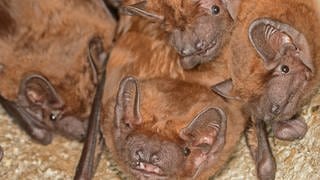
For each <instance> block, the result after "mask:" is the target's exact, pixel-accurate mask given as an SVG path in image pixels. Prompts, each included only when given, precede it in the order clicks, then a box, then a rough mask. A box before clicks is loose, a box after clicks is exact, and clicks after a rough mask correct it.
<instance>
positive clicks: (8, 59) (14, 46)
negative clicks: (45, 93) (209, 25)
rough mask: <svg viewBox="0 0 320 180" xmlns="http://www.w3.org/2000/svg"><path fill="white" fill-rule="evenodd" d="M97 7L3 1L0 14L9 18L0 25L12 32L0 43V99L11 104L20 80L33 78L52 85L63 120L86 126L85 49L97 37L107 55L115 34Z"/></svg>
mask: <svg viewBox="0 0 320 180" xmlns="http://www.w3.org/2000/svg"><path fill="white" fill-rule="evenodd" d="M101 2H102V1H101ZM101 2H100V1H95V0H93V1H83V0H80V1H61V0H53V1H41V0H26V1H11V0H10V1H3V2H2V3H4V4H6V5H7V6H0V13H2V12H10V13H7V14H10V16H1V18H3V19H4V20H3V21H0V22H1V23H3V22H4V23H7V22H10V23H11V24H15V31H14V33H11V31H6V35H5V36H3V37H1V39H0V54H1V59H0V65H2V68H1V70H0V81H1V84H0V93H1V95H2V96H4V97H5V98H7V99H9V100H16V99H17V95H18V90H19V85H20V82H21V80H22V79H23V78H25V77H26V76H27V75H29V74H33V73H37V74H40V75H43V76H44V77H46V78H47V79H49V81H50V83H51V84H53V87H54V88H55V89H56V91H57V93H58V95H59V96H61V99H62V100H63V102H64V106H63V109H64V114H65V115H74V116H76V117H78V118H79V119H81V120H86V119H87V117H88V115H89V113H90V104H91V103H92V99H93V98H88V97H92V95H93V93H94V89H95V86H96V85H95V83H94V80H93V77H92V74H93V73H92V72H93V71H92V68H91V66H90V64H89V63H88V60H87V59H86V57H87V54H88V52H87V50H88V43H89V40H90V39H91V38H93V37H95V36H100V37H101V38H102V39H103V41H104V44H105V48H106V49H109V48H110V45H111V44H112V40H113V35H114V31H115V21H114V19H113V18H112V16H111V15H110V14H109V13H108V12H107V11H106V9H105V8H103V6H102V4H101ZM2 7H5V8H4V9H2ZM3 25H4V24H1V27H3ZM0 32H4V31H0Z"/></svg>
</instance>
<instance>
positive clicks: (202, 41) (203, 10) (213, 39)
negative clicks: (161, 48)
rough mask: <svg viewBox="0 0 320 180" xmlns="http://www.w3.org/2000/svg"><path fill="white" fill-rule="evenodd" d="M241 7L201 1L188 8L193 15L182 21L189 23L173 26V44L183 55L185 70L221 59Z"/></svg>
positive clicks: (186, 16)
mask: <svg viewBox="0 0 320 180" xmlns="http://www.w3.org/2000/svg"><path fill="white" fill-rule="evenodd" d="M237 3H238V2H237V1H221V0H213V1H209V0H200V1H197V4H193V5H190V8H186V9H187V10H186V11H187V12H189V14H186V15H185V17H183V16H182V17H180V19H178V21H183V20H182V19H185V21H186V22H184V23H182V22H180V23H179V22H175V23H174V24H175V25H174V24H172V26H173V30H172V32H171V39H170V40H171V44H172V46H173V47H174V48H175V49H176V50H177V52H178V53H179V54H180V55H181V59H180V63H181V65H182V67H183V68H184V69H192V68H193V67H195V66H197V65H199V64H202V63H206V62H208V61H211V60H213V59H214V58H216V57H217V56H218V55H219V53H220V51H221V49H222V47H223V46H224V44H225V41H226V39H227V38H228V36H230V31H231V28H232V25H233V23H234V18H235V17H232V15H231V14H234V13H235V11H236V9H237V7H236V6H237ZM230 6H232V8H230ZM191 7H193V8H191ZM192 13H194V14H192Z"/></svg>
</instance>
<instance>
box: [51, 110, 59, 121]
mask: <svg viewBox="0 0 320 180" xmlns="http://www.w3.org/2000/svg"><path fill="white" fill-rule="evenodd" d="M59 114H60V112H59V111H52V112H51V113H50V115H49V118H50V120H51V121H56V120H57V119H58V116H59Z"/></svg>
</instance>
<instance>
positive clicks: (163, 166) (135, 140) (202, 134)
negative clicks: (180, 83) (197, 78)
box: [113, 77, 227, 179]
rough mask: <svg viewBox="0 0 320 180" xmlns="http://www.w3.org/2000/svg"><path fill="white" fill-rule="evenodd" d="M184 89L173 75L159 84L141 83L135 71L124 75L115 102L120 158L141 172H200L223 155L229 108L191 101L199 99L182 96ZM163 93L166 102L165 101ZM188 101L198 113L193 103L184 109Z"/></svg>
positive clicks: (155, 175)
mask: <svg viewBox="0 0 320 180" xmlns="http://www.w3.org/2000/svg"><path fill="white" fill-rule="evenodd" d="M157 82H158V81H157ZM155 86H156V87H155ZM160 86H162V87H160ZM158 88H160V90H159V92H156V89H158ZM174 89H175V90H174ZM180 89H181V88H180V87H177V86H176V85H174V84H173V83H172V81H171V82H166V81H160V82H158V84H157V85H156V84H154V83H153V82H151V83H150V84H149V83H148V82H147V83H143V85H142V87H141V89H140V86H139V84H138V82H137V80H135V79H134V78H133V77H128V78H125V79H124V80H122V82H121V84H120V88H119V92H118V96H117V100H116V106H115V118H114V129H113V143H114V145H113V146H114V147H115V156H116V157H118V159H119V161H121V162H120V164H122V166H123V168H124V169H125V170H127V171H128V173H129V174H131V175H132V176H134V177H135V178H138V179H172V178H194V177H197V176H199V175H201V173H202V172H203V171H205V170H208V169H209V168H210V167H212V165H213V164H215V163H216V161H218V159H219V155H220V152H221V151H222V149H223V147H224V145H225V132H226V120H227V118H226V114H225V112H224V111H223V110H222V109H220V108H219V107H218V106H214V105H213V104H211V101H207V103H203V104H202V103H200V104H202V105H204V106H199V107H190V105H191V103H192V104H194V100H192V101H189V100H186V99H188V98H185V97H184V96H183V97H182V96H181V95H180V96H179V93H180V91H179V90H180ZM174 91H176V92H174ZM177 91H179V92H177ZM155 92H156V93H155ZM191 92H193V91H192V90H190V91H189V93H191ZM189 93H187V94H189ZM208 93H210V94H209V96H211V95H212V94H211V92H210V91H208ZM155 94H160V95H159V96H157V95H155ZM180 94H181V93H180ZM182 94H183V95H185V93H182ZM189 95H190V94H189ZM174 96H177V97H174ZM201 96H202V97H201ZM169 97H170V99H169ZM200 97H201V98H200V99H202V98H203V97H205V96H204V94H202V95H200ZM158 98H160V99H162V101H163V103H162V102H161V103H160V104H159V100H160V99H158ZM165 98H167V99H165ZM197 98H199V97H197ZM141 100H142V101H141ZM181 101H187V102H185V103H183V102H181ZM201 101H202V100H201ZM146 102H151V104H145V103H146ZM168 102H170V103H169V104H167V103H168ZM179 103H182V104H180V105H179ZM182 106H184V107H185V108H183V109H184V110H186V108H187V109H189V108H191V109H193V110H192V111H196V113H194V112H192V113H191V112H190V109H189V110H186V111H188V112H185V113H183V112H181V107H182ZM146 108H148V109H146ZM153 108H156V109H153ZM177 109H180V110H177ZM191 114H192V115H191Z"/></svg>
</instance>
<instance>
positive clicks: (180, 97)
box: [103, 79, 245, 179]
mask: <svg viewBox="0 0 320 180" xmlns="http://www.w3.org/2000/svg"><path fill="white" fill-rule="evenodd" d="M139 89H140V90H141V94H140V103H139V104H140V114H141V119H142V120H143V124H142V125H141V126H142V127H141V129H142V130H140V132H143V131H148V132H149V133H150V132H151V134H153V136H155V135H160V136H161V137H163V138H165V139H167V140H169V141H173V142H176V143H177V144H178V145H180V146H183V141H182V140H181V139H180V138H179V131H180V130H181V129H182V128H184V127H185V126H186V125H187V124H189V123H190V121H191V120H192V119H193V118H194V117H195V116H196V115H197V113H199V112H201V111H203V110H204V109H206V108H208V107H219V108H221V109H222V110H223V111H225V113H226V114H227V118H228V120H227V132H226V143H225V146H224V148H223V150H222V151H221V152H220V153H219V155H218V160H216V161H214V162H211V164H210V165H208V166H207V167H206V168H207V169H205V170H204V171H203V172H200V174H199V176H198V177H197V179H207V178H208V177H210V176H212V175H214V174H215V173H217V172H218V171H219V170H221V168H222V167H223V166H224V164H225V163H226V161H227V160H228V159H229V157H230V155H231V153H232V152H233V150H234V147H235V145H236V144H237V142H238V141H239V138H240V136H241V134H242V131H243V130H244V127H245V118H242V117H243V116H242V113H241V111H240V103H238V102H236V101H235V102H231V103H226V102H225V101H224V100H222V98H220V97H219V96H217V95H215V94H213V93H212V92H211V91H210V90H208V89H207V88H205V87H202V86H199V85H196V84H190V83H186V82H182V81H177V80H170V79H150V80H145V81H141V82H140V88H139ZM114 107H115V102H114V99H110V100H109V101H108V103H107V104H105V110H104V115H105V118H104V123H103V132H104V135H105V137H114V131H115V128H116V127H115V125H114V124H115V123H114V120H115V118H114V113H115V112H114V111H115V109H114ZM105 140H106V142H107V145H108V147H109V148H110V150H111V152H112V154H113V156H114V158H115V159H116V160H117V162H118V163H119V164H120V165H121V167H122V169H123V170H125V171H127V172H129V169H128V165H129V164H127V163H126V162H124V158H125V157H123V156H120V157H119V153H118V151H117V150H116V147H115V144H116V143H120V142H119V141H117V140H115V139H114V138H105ZM177 173H178V174H177V175H176V176H175V177H171V178H175V179H179V178H182V179H183V177H184V178H186V177H185V175H186V174H187V173H188V172H187V171H184V170H180V171H178V172H177Z"/></svg>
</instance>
